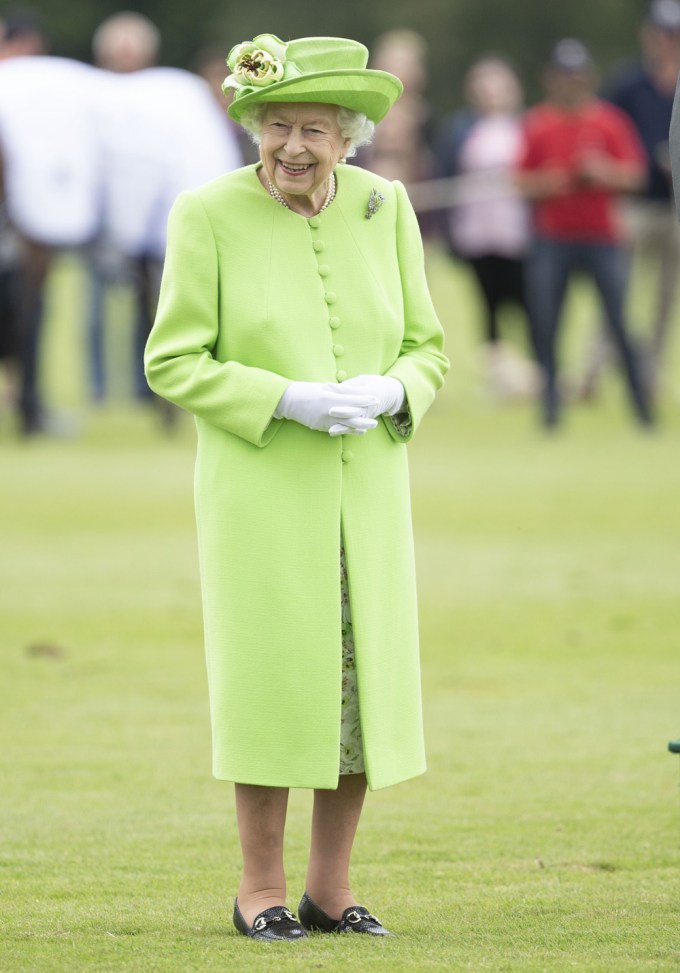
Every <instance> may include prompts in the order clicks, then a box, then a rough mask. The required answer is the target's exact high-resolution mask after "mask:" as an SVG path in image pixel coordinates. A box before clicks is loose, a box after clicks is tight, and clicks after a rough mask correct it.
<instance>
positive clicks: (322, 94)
mask: <svg viewBox="0 0 680 973" xmlns="http://www.w3.org/2000/svg"><path fill="white" fill-rule="evenodd" d="M402 90H403V86H402V83H401V81H400V80H399V78H397V77H396V76H395V75H393V74H389V73H388V72H387V71H374V70H371V69H369V68H363V69H357V70H356V71H348V70H346V69H345V70H339V71H319V72H317V73H316V74H306V75H304V77H299V78H290V79H289V80H288V81H278V82H275V83H274V84H270V85H268V86H267V87H264V88H252V89H249V90H248V91H243V90H242V92H241V93H239V92H238V91H237V92H236V95H235V96H234V99H233V101H232V102H231V104H230V105H229V108H228V109H227V111H228V113H229V115H230V116H231V117H232V118H233V119H234V121H237V122H240V120H241V116H242V114H243V110H244V109H245V108H247V107H248V106H249V105H254V104H258V103H262V104H276V103H280V102H286V103H287V102H297V101H303V102H313V103H314V102H318V103H319V104H324V105H340V106H341V107H343V108H350V109H351V110H352V111H357V112H363V114H364V115H366V117H367V118H370V120H371V121H372V122H379V121H380V120H381V119H382V118H384V117H385V115H386V114H387V113H388V111H389V110H390V108H391V107H392V105H393V104H394V103H395V101H396V100H397V98H398V97H399V96H400V94H401V93H402Z"/></svg>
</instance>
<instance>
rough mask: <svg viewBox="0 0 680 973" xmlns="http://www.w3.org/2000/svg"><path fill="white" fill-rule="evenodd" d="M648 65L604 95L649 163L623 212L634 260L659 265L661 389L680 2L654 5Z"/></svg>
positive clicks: (652, 386) (677, 252)
mask: <svg viewBox="0 0 680 973" xmlns="http://www.w3.org/2000/svg"><path fill="white" fill-rule="evenodd" d="M640 46H641V50H642V59H641V62H640V63H639V64H636V65H634V66H633V67H631V68H628V69H627V70H626V71H624V72H623V73H622V74H620V75H619V76H618V78H616V79H614V81H613V83H612V84H610V85H609V86H608V87H607V88H606V89H605V92H604V97H606V98H607V99H608V100H609V101H610V102H612V104H614V105H616V106H617V107H618V108H620V109H621V110H622V111H624V112H625V113H626V114H627V115H628V117H629V118H630V120H631V121H632V123H633V125H634V126H635V129H636V131H637V133H638V136H639V138H640V141H641V142H642V144H643V146H644V149H645V153H646V157H647V180H646V185H645V187H644V189H643V190H641V191H640V193H639V194H637V195H635V196H631V197H629V199H628V200H626V205H625V206H624V208H623V218H624V223H625V229H626V235H627V237H628V239H629V245H630V257H631V258H632V259H633V260H634V259H635V258H640V257H644V258H646V259H647V260H649V261H650V262H652V263H653V265H654V267H655V270H657V271H658V276H657V277H656V281H655V290H654V294H653V298H652V300H653V309H652V316H651V320H650V321H648V322H645V324H644V332H645V337H646V341H645V347H644V352H645V355H644V361H643V365H644V377H645V381H646V384H647V386H648V388H649V390H650V392H653V391H655V390H656V388H657V386H658V382H659V378H660V374H661V370H662V366H663V359H664V354H665V352H666V348H667V346H668V337H669V331H670V324H671V321H672V317H673V313H672V312H673V307H674V304H675V299H676V297H677V292H678V279H679V276H678V275H679V273H680V226H679V225H678V222H677V220H676V218H675V212H674V206H673V190H672V185H671V169H670V153H669V145H668V132H669V128H670V122H671V113H672V110H673V95H674V93H675V85H676V82H677V79H678V74H679V73H680V0H653V2H652V3H651V4H650V6H649V8H648V11H647V15H646V17H645V21H644V23H643V24H642V27H641V30H640ZM603 357H604V356H603V354H602V350H601V347H600V349H598V350H597V351H595V352H594V354H593V357H592V359H591V362H590V365H589V368H588V373H587V376H586V381H585V387H584V392H585V393H586V394H589V393H590V394H592V392H593V391H594V387H595V383H596V380H597V377H598V374H599V371H600V366H601V364H602V360H603Z"/></svg>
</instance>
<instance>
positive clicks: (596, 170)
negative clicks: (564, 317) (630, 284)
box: [517, 39, 652, 427]
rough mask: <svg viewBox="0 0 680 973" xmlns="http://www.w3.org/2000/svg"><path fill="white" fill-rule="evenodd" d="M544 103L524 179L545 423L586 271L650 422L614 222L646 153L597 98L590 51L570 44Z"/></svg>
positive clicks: (527, 124)
mask: <svg viewBox="0 0 680 973" xmlns="http://www.w3.org/2000/svg"><path fill="white" fill-rule="evenodd" d="M545 86H546V91H547V98H546V100H545V101H544V102H543V103H542V104H540V105H538V106H537V107H536V108H534V109H532V110H531V111H529V112H528V113H527V115H526V116H525V120H524V134H523V143H524V144H523V148H522V154H521V158H520V160H519V167H518V174H517V180H518V184H519V185H520V187H521V188H522V189H523V191H524V192H525V193H526V195H527V197H528V198H529V199H530V200H531V201H532V204H533V221H534V229H535V239H534V242H533V244H532V247H531V250H530V253H529V257H528V261H527V298H528V302H529V310H530V314H531V318H532V326H533V328H534V332H535V336H536V342H537V348H538V353H539V360H540V364H541V366H542V370H543V379H544V382H543V385H544V387H543V394H542V417H543V421H544V423H545V425H546V426H547V427H553V426H555V425H556V424H557V423H558V421H559V418H560V395H559V388H558V374H557V373H558V367H557V360H556V339H557V332H558V327H559V323H560V316H561V311H562V306H563V303H564V298H565V294H566V290H567V285H568V283H569V280H570V278H571V276H572V274H573V272H574V271H576V270H584V271H586V272H587V273H588V275H589V276H590V277H591V278H592V280H593V281H594V283H595V286H596V287H597V290H598V291H599V294H600V297H601V299H602V303H603V306H604V310H605V313H606V318H607V324H608V327H609V330H610V333H611V336H612V338H613V340H614V342H615V344H616V347H617V349H618V351H619V354H620V357H621V361H622V365H623V369H624V372H625V376H626V379H627V383H628V391H629V393H630V398H631V402H632V405H633V409H634V412H635V416H636V418H637V419H638V420H639V421H640V422H641V423H642V424H644V425H649V424H650V423H651V421H652V417H651V413H650V408H649V404H648V400H647V396H646V394H645V390H644V387H643V382H642V377H641V372H640V367H639V363H638V360H637V357H636V355H635V352H634V350H633V347H632V345H631V341H630V338H629V336H628V330H627V327H626V322H625V318H624V291H625V277H626V258H625V253H624V248H623V245H622V236H621V229H620V226H619V224H618V219H617V215H618V214H617V206H616V204H617V202H618V199H619V197H620V196H621V194H622V193H630V192H635V191H637V190H639V189H640V188H641V187H642V186H643V185H644V180H645V166H646V162H645V154H644V149H643V147H642V145H641V144H640V141H639V139H638V137H637V135H636V133H635V129H634V128H633V126H632V123H631V122H630V120H629V119H628V118H627V116H626V115H625V114H624V113H623V112H622V111H620V109H618V108H616V107H614V106H613V105H610V104H608V103H607V102H604V101H601V100H600V99H598V98H596V97H595V94H594V91H595V86H596V73H595V67H594V64H593V62H592V60H591V58H590V55H589V53H588V51H587V49H586V48H585V47H584V45H583V44H581V43H580V42H579V41H577V40H573V39H565V40H562V41H560V42H559V43H558V44H557V45H556V47H555V48H554V50H553V52H552V55H551V58H550V62H549V65H548V67H547V69H546V72H545Z"/></svg>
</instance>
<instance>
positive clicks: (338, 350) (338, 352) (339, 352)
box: [333, 345, 345, 358]
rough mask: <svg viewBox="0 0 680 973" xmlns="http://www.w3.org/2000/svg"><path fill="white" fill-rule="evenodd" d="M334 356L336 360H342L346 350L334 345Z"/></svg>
mask: <svg viewBox="0 0 680 973" xmlns="http://www.w3.org/2000/svg"><path fill="white" fill-rule="evenodd" d="M333 354H334V355H335V357H336V358H342V356H343V355H344V354H345V349H344V348H343V346H342V345H333Z"/></svg>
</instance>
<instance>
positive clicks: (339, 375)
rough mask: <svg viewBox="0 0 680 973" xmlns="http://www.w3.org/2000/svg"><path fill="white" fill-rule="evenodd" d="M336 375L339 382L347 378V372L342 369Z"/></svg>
mask: <svg viewBox="0 0 680 973" xmlns="http://www.w3.org/2000/svg"><path fill="white" fill-rule="evenodd" d="M335 377H336V378H337V380H338V382H344V381H345V379H346V378H347V372H343V371H342V370H340V371H339V372H336V373H335Z"/></svg>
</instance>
